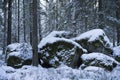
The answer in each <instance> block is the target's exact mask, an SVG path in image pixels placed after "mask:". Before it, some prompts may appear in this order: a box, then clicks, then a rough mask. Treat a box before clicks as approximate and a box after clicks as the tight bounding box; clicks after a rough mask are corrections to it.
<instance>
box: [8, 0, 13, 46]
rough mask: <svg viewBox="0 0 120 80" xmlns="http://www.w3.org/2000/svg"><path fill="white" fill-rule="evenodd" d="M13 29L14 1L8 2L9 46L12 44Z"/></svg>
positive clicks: (9, 0)
mask: <svg viewBox="0 0 120 80" xmlns="http://www.w3.org/2000/svg"><path fill="white" fill-rule="evenodd" d="M11 27H12V0H8V29H7V45H9V44H11Z"/></svg>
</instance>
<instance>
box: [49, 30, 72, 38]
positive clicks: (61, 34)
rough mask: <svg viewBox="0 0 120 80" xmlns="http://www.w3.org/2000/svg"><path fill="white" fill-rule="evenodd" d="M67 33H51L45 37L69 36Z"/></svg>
mask: <svg viewBox="0 0 120 80" xmlns="http://www.w3.org/2000/svg"><path fill="white" fill-rule="evenodd" d="M69 34H70V32H69V31H53V32H51V33H50V34H49V35H48V36H47V37H63V36H67V35H69Z"/></svg>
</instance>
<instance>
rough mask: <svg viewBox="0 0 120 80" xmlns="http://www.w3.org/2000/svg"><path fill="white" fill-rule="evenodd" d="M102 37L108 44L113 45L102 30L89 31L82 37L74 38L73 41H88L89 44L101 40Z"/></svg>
mask: <svg viewBox="0 0 120 80" xmlns="http://www.w3.org/2000/svg"><path fill="white" fill-rule="evenodd" d="M100 36H103V38H104V40H105V42H107V43H106V44H111V43H110V41H109V39H108V37H107V36H106V34H105V33H104V31H103V30H102V29H93V30H90V31H87V32H85V33H83V34H81V35H80V36H78V37H76V38H73V40H81V39H88V42H92V41H95V40H100ZM101 42H102V41H101ZM102 43H103V42H102ZM110 46H111V45H110Z"/></svg>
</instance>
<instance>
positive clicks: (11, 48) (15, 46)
mask: <svg viewBox="0 0 120 80" xmlns="http://www.w3.org/2000/svg"><path fill="white" fill-rule="evenodd" d="M20 45H21V44H20V43H13V44H10V45H8V46H7V48H9V50H10V51H14V50H16V49H17V48H18V46H20Z"/></svg>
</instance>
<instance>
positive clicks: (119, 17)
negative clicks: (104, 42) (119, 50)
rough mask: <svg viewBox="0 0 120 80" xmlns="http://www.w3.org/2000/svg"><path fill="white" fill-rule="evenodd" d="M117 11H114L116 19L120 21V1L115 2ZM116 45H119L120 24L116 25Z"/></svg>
mask: <svg viewBox="0 0 120 80" xmlns="http://www.w3.org/2000/svg"><path fill="white" fill-rule="evenodd" d="M116 5H117V10H116V18H117V20H120V1H119V0H117V1H116ZM116 29H117V45H120V24H118V25H117V28H116Z"/></svg>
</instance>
